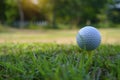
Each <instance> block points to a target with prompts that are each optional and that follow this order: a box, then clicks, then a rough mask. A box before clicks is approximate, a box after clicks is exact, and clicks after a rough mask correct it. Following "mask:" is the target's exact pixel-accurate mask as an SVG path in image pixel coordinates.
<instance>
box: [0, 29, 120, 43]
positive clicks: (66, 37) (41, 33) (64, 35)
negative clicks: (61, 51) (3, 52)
mask: <svg viewBox="0 0 120 80" xmlns="http://www.w3.org/2000/svg"><path fill="white" fill-rule="evenodd" d="M99 30H100V32H101V36H102V43H103V44H118V43H119V44H120V34H119V33H120V29H99ZM78 31H79V30H78V29H76V30H12V31H10V32H7V33H6V32H2V33H0V42H1V43H2V42H20V43H21V42H56V43H63V44H76V34H77V32H78Z"/></svg>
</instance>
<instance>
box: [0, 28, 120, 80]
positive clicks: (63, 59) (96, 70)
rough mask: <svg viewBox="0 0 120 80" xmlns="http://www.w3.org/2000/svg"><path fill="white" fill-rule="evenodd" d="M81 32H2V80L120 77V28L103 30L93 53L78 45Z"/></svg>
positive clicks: (104, 79)
mask: <svg viewBox="0 0 120 80" xmlns="http://www.w3.org/2000/svg"><path fill="white" fill-rule="evenodd" d="M77 32H78V30H12V31H9V32H1V33H0V80H120V45H119V44H120V35H119V33H120V29H100V32H101V35H102V44H101V45H100V46H99V47H98V48H97V49H95V50H93V51H91V52H87V51H84V50H82V49H80V48H79V47H78V46H77V45H75V44H76V40H75V39H76V34H77ZM11 42H12V43H11Z"/></svg>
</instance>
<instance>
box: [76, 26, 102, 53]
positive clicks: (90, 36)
mask: <svg viewBox="0 0 120 80" xmlns="http://www.w3.org/2000/svg"><path fill="white" fill-rule="evenodd" d="M76 40H77V44H78V46H79V47H80V48H81V49H84V50H87V51H91V50H94V49H96V48H97V47H98V46H99V45H100V43H101V35H100V32H99V31H98V30H97V29H96V28H95V27H92V26H85V27H83V28H81V29H80V30H79V32H78V34H77V36H76Z"/></svg>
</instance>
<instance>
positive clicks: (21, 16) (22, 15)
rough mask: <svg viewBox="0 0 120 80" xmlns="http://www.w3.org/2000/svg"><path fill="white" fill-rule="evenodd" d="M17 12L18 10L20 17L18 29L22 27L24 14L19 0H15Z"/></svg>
mask: <svg viewBox="0 0 120 80" xmlns="http://www.w3.org/2000/svg"><path fill="white" fill-rule="evenodd" d="M17 5H18V10H19V17H20V28H23V27H24V12H23V8H22V4H21V0H17Z"/></svg>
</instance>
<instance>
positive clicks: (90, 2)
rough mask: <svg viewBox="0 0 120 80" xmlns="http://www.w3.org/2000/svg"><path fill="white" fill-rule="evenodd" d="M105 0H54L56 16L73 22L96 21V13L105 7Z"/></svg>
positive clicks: (64, 20) (63, 20)
mask: <svg viewBox="0 0 120 80" xmlns="http://www.w3.org/2000/svg"><path fill="white" fill-rule="evenodd" d="M105 4H107V0H55V6H54V7H55V11H56V18H58V19H59V20H61V21H62V22H70V23H71V22H72V23H73V24H74V23H75V24H79V23H80V24H81V23H86V21H87V20H90V22H92V23H96V22H97V20H98V19H97V14H99V13H101V12H100V11H101V10H102V9H104V8H105Z"/></svg>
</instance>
